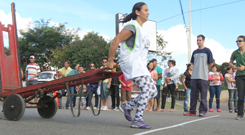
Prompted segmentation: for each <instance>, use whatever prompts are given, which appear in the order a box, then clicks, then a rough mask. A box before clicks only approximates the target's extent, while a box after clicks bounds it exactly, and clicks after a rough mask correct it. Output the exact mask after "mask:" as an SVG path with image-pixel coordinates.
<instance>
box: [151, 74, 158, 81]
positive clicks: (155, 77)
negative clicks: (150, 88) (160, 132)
mask: <svg viewBox="0 0 245 135" xmlns="http://www.w3.org/2000/svg"><path fill="white" fill-rule="evenodd" d="M152 78H153V80H155V81H156V80H158V75H157V73H156V74H154V76H153V77H152Z"/></svg>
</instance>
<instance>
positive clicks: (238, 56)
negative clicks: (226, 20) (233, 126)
mask: <svg viewBox="0 0 245 135" xmlns="http://www.w3.org/2000/svg"><path fill="white" fill-rule="evenodd" d="M236 43H237V46H238V47H239V48H238V49H237V50H235V51H234V52H233V53H232V55H231V59H230V62H229V65H230V66H232V68H236V67H237V72H236V87H237V92H238V102H237V106H238V113H237V117H236V120H240V119H242V118H243V115H244V109H243V108H244V91H245V53H244V52H245V36H243V35H241V36H239V37H238V38H237V41H236ZM234 60H236V66H235V65H233V62H234Z"/></svg>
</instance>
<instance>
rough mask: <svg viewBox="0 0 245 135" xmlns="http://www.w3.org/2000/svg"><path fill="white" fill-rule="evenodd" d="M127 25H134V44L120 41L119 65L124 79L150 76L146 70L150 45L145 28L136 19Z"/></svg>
mask: <svg viewBox="0 0 245 135" xmlns="http://www.w3.org/2000/svg"><path fill="white" fill-rule="evenodd" d="M128 25H133V26H134V27H135V42H134V46H133V48H132V47H130V48H129V47H128V46H127V44H126V41H123V42H121V43H120V47H121V48H120V57H121V58H120V65H121V69H122V72H123V73H124V74H125V77H126V80H132V79H133V78H135V77H139V76H151V74H150V72H149V71H148V69H147V67H146V65H147V54H148V48H149V47H150V40H149V38H148V36H147V33H146V32H145V30H144V29H143V28H142V27H141V26H140V25H139V24H138V22H137V21H135V20H131V21H130V22H129V23H128Z"/></svg>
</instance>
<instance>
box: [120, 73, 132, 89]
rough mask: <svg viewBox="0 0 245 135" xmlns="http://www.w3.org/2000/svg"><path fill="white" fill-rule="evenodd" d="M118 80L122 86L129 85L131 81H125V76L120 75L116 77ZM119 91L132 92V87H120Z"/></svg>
mask: <svg viewBox="0 0 245 135" xmlns="http://www.w3.org/2000/svg"><path fill="white" fill-rule="evenodd" d="M118 79H119V80H121V81H122V82H123V83H124V84H126V85H129V84H130V83H132V81H126V78H125V75H124V74H122V75H120V76H119V77H118ZM121 90H132V86H130V87H124V86H123V85H121Z"/></svg>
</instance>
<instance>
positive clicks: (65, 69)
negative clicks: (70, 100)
mask: <svg viewBox="0 0 245 135" xmlns="http://www.w3.org/2000/svg"><path fill="white" fill-rule="evenodd" d="M64 66H65V67H63V68H61V69H59V70H58V74H59V75H60V76H61V78H63V77H66V76H67V74H68V73H69V72H71V70H72V69H71V68H70V61H69V60H67V61H65V63H64ZM60 95H62V90H60ZM59 108H60V109H61V108H62V98H60V99H59Z"/></svg>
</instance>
